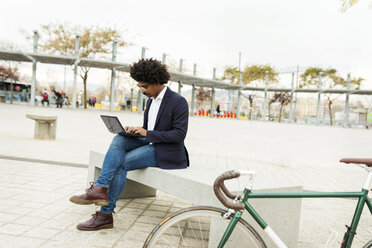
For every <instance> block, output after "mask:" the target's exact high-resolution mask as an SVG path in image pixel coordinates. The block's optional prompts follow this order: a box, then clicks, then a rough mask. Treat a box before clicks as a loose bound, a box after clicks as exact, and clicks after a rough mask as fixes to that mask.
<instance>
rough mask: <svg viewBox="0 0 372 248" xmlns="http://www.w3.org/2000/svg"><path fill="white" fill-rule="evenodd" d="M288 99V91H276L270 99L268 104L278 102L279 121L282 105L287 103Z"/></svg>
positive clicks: (289, 98) (289, 99)
mask: <svg viewBox="0 0 372 248" xmlns="http://www.w3.org/2000/svg"><path fill="white" fill-rule="evenodd" d="M290 101H291V97H290V95H289V93H288V92H276V93H275V94H274V96H273V97H272V98H271V99H270V102H269V106H270V105H271V104H272V103H274V102H279V103H280V110H279V122H281V119H282V110H283V106H285V105H287V104H288V103H289V102H290Z"/></svg>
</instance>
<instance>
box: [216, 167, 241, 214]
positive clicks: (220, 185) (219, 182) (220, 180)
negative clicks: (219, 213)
mask: <svg viewBox="0 0 372 248" xmlns="http://www.w3.org/2000/svg"><path fill="white" fill-rule="evenodd" d="M237 177H240V172H239V171H226V172H224V173H223V174H222V175H220V176H219V177H217V178H216V180H215V181H214V184H213V191H214V194H215V195H216V197H217V198H218V200H219V201H220V202H221V203H222V204H223V205H224V206H225V207H227V208H231V209H234V210H244V208H245V205H244V204H243V203H240V202H239V203H233V202H229V201H228V200H227V199H226V197H225V196H224V195H223V194H222V192H221V189H222V191H223V192H224V193H225V195H226V196H227V197H229V198H230V199H233V200H234V199H235V198H237V196H235V195H233V194H231V192H230V191H229V190H228V189H227V188H226V186H225V183H224V181H225V180H229V179H233V178H237ZM238 199H240V197H238Z"/></svg>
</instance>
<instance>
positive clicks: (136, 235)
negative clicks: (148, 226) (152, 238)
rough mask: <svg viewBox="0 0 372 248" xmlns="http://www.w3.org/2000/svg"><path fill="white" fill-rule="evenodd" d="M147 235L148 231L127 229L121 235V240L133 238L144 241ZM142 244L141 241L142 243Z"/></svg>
mask: <svg viewBox="0 0 372 248" xmlns="http://www.w3.org/2000/svg"><path fill="white" fill-rule="evenodd" d="M148 235H149V233H148V232H141V231H136V230H128V231H127V232H126V233H125V234H124V235H123V236H122V237H121V240H134V241H141V242H144V241H145V240H146V238H147V236H148ZM142 244H143V243H142Z"/></svg>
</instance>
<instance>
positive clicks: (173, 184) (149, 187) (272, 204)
mask: <svg viewBox="0 0 372 248" xmlns="http://www.w3.org/2000/svg"><path fill="white" fill-rule="evenodd" d="M103 160H104V154H101V153H97V152H93V151H91V152H90V157H89V167H88V180H87V186H88V185H89V182H94V181H95V180H96V179H97V178H98V176H99V173H100V171H101V168H102V164H103ZM226 170H227V169H223V168H221V169H218V168H217V169H216V168H203V167H202V166H200V165H196V164H193V163H191V166H190V167H189V168H187V169H182V170H162V169H160V168H152V167H150V168H146V169H141V170H136V171H129V172H128V173H127V183H126V186H125V188H124V190H123V192H122V194H121V198H135V197H149V196H156V190H159V191H162V192H165V193H167V194H170V195H173V196H175V197H178V198H181V199H184V200H186V201H189V202H191V203H193V204H196V205H208V206H217V207H222V208H224V209H225V207H223V206H222V204H221V203H220V202H219V201H218V200H217V198H216V197H215V195H214V192H213V183H214V180H215V179H216V178H217V176H219V175H220V174H222V173H223V172H225V171H226ZM244 179H245V178H244V177H243V178H242V179H240V181H241V185H238V183H237V181H238V180H229V181H226V183H225V184H226V186H227V187H228V188H229V189H230V190H231V192H239V191H241V190H242V189H243V188H244V186H245V185H244V184H243V182H246V181H245V180H244ZM253 188H254V191H255V192H299V191H302V190H303V188H302V186H295V185H288V183H284V182H279V181H278V179H267V178H259V177H256V180H255V182H254V186H253ZM249 202H250V203H251V204H252V205H253V206H254V207H255V209H256V210H257V212H258V213H259V214H260V215H261V216H262V217H263V218H264V220H265V221H266V222H267V223H268V224H269V225H270V227H271V228H272V229H273V230H274V231H275V232H276V233H277V234H278V235H279V236H280V237H281V238H282V240H283V241H284V242H285V243H286V244H287V245H288V247H290V248H294V247H297V242H298V231H299V225H300V215H301V202H302V201H301V199H300V198H298V199H251V200H249ZM243 217H244V219H246V220H247V221H248V222H249V223H250V224H251V225H252V226H253V227H254V228H255V229H256V230H257V231H258V232H259V233H260V235H261V236H262V237H263V238H264V240H265V242H266V245H267V246H268V247H275V245H274V244H273V243H272V242H271V241H270V239H269V238H268V237H267V236H266V234H265V233H264V232H263V231H262V230H261V228H260V227H259V226H258V225H257V224H256V223H255V221H254V220H253V219H252V218H251V217H250V216H249V215H248V214H247V211H245V212H244V215H243Z"/></svg>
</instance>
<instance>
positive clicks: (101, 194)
mask: <svg viewBox="0 0 372 248" xmlns="http://www.w3.org/2000/svg"><path fill="white" fill-rule="evenodd" d="M85 191H86V193H85V194H82V195H74V196H71V198H70V201H71V202H73V203H76V204H81V205H87V204H96V205H97V206H107V205H108V196H107V191H108V188H105V187H100V186H95V185H94V184H93V183H91V186H90V188H89V189H86V190H85Z"/></svg>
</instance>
